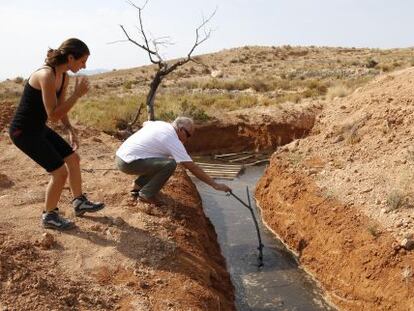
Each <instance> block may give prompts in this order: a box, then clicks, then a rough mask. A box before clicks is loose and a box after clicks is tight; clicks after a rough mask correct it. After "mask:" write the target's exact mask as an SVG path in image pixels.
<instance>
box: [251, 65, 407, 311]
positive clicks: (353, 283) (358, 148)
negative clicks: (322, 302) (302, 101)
mask: <svg viewBox="0 0 414 311" xmlns="http://www.w3.org/2000/svg"><path fill="white" fill-rule="evenodd" d="M413 98H414V69H413V68H409V69H405V70H401V71H398V72H395V73H391V74H386V75H381V76H380V77H378V78H376V79H374V80H373V81H371V82H370V83H368V84H367V85H365V86H364V87H362V88H359V89H357V90H356V91H355V92H353V93H352V94H351V95H349V96H347V97H344V98H337V99H335V100H333V101H330V102H326V103H325V104H324V106H323V108H322V110H321V113H320V114H319V115H318V117H317V118H316V121H315V125H314V127H313V129H312V131H311V132H310V135H309V136H308V137H306V138H303V139H300V140H296V141H294V142H292V143H290V144H288V145H286V146H284V147H282V148H279V149H278V150H277V151H276V152H275V153H274V155H273V156H272V161H271V165H270V167H269V168H268V169H267V172H266V174H265V176H264V177H263V178H262V180H261V181H260V183H259V187H258V191H257V198H258V200H259V202H260V205H261V206H262V208H263V214H264V218H265V219H266V221H267V222H268V225H269V226H270V227H271V228H272V229H273V230H274V231H275V232H277V233H278V235H280V236H281V237H282V239H284V240H285V242H286V243H287V244H288V245H290V246H291V247H292V248H293V249H294V250H295V251H296V252H297V253H298V256H299V257H300V261H301V262H302V263H303V265H304V266H305V267H306V268H307V269H309V271H310V272H311V273H313V274H315V275H316V277H317V278H318V279H319V280H320V281H321V283H322V284H323V286H325V288H326V289H327V291H328V293H330V295H331V298H332V300H333V301H334V302H335V303H336V304H337V305H338V306H340V307H342V308H343V309H344V310H410V308H412V306H413V305H414V300H413V299H414V298H413V297H414V296H413V295H412V290H413V289H414V284H413V278H412V276H413V272H412V271H413V268H414V267H413V262H414V254H413V253H412V252H411V251H410V250H412V249H413V247H414V241H413V233H414V216H413V206H414V205H413V204H414V203H413V197H414V196H413V195H414V191H413V190H414V188H413V185H412V180H413V168H414V162H413V161H414V158H413V146H412V142H413V138H412V133H413V131H414V126H413V123H412V122H411V116H412V115H413V113H414V99H413ZM285 213H286V215H289V216H288V217H276V216H277V215H280V214H285Z"/></svg>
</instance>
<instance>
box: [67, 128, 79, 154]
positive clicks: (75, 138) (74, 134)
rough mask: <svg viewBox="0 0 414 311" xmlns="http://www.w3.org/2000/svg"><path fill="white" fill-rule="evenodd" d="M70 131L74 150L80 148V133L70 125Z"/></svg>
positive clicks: (70, 139)
mask: <svg viewBox="0 0 414 311" xmlns="http://www.w3.org/2000/svg"><path fill="white" fill-rule="evenodd" d="M68 131H69V142H70V145H71V146H72V149H73V151H76V150H77V149H78V148H79V138H78V133H77V132H76V130H75V129H74V128H73V127H70V128H69V129H68Z"/></svg>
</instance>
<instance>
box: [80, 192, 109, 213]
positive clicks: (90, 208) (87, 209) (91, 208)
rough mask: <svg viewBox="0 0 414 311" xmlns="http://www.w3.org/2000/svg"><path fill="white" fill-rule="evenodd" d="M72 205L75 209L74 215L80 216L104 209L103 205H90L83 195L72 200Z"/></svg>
mask: <svg viewBox="0 0 414 311" xmlns="http://www.w3.org/2000/svg"><path fill="white" fill-rule="evenodd" d="M72 205H73V207H74V208H75V215H76V216H82V215H83V214H85V213H95V212H97V211H100V210H101V209H103V208H104V207H105V204H104V203H100V202H98V203H92V202H91V201H89V200H88V199H87V198H86V196H85V195H84V194H82V195H81V196H80V197H77V198H75V199H73V201H72Z"/></svg>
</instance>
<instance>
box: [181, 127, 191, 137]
mask: <svg viewBox="0 0 414 311" xmlns="http://www.w3.org/2000/svg"><path fill="white" fill-rule="evenodd" d="M181 129H182V130H183V131H184V133H185V136H187V138H190V137H191V134H190V132H189V131H188V130H187V129H186V128H185V127H182V128H181Z"/></svg>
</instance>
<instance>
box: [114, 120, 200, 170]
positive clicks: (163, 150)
mask: <svg viewBox="0 0 414 311" xmlns="http://www.w3.org/2000/svg"><path fill="white" fill-rule="evenodd" d="M143 125H144V127H143V128H141V129H140V130H139V131H137V132H136V133H134V134H133V135H131V136H130V137H128V139H127V140H126V141H125V142H124V143H123V144H122V145H121V146H120V147H119V149H118V150H117V152H116V155H117V156H118V157H119V158H121V159H122V160H123V161H124V162H126V163H131V162H132V161H135V160H138V159H147V158H169V157H172V158H173V159H174V160H175V161H176V162H177V163H180V162H191V161H192V159H191V157H190V156H189V155H188V153H187V150H185V147H184V145H183V143H182V142H181V141H180V139H179V138H178V135H177V133H176V131H175V129H174V127H173V126H172V124H171V123H167V122H164V121H147V122H144V124H143Z"/></svg>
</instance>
